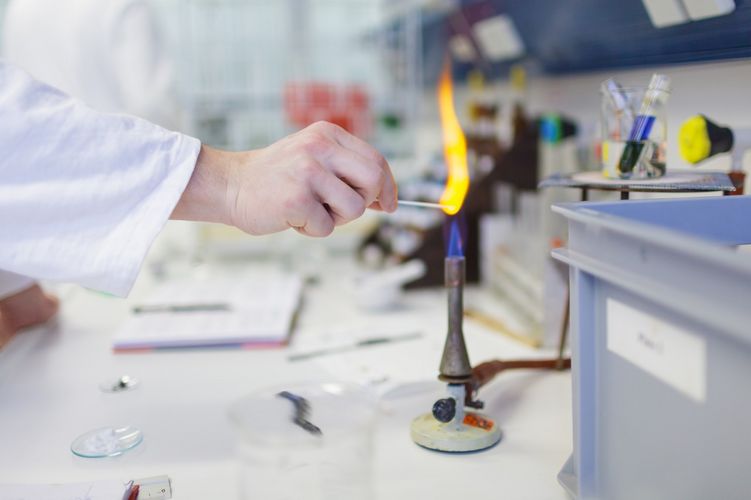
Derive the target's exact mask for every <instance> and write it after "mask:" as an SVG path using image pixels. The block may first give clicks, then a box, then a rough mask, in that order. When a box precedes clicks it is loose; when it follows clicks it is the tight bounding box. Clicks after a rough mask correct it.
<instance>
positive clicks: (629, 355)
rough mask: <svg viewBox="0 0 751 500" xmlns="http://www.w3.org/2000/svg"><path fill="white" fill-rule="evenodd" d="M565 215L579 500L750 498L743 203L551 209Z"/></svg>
mask: <svg viewBox="0 0 751 500" xmlns="http://www.w3.org/2000/svg"><path fill="white" fill-rule="evenodd" d="M553 210H554V211H555V212H558V213H560V214H561V215H563V216H564V217H566V218H567V219H568V223H569V245H568V248H565V249H559V250H556V251H554V252H553V256H554V257H555V258H557V259H559V260H562V261H563V262H566V263H568V264H569V266H570V284H571V324H570V328H571V334H572V335H571V350H572V356H573V363H572V372H573V384H574V390H573V396H574V401H573V408H574V451H573V454H572V456H571V458H570V459H569V461H568V462H567V463H566V464H565V466H564V468H563V470H562V471H561V473H560V474H559V481H560V482H561V484H562V485H563V486H564V488H565V489H566V490H567V491H568V492H569V493H570V495H571V496H572V497H574V498H576V499H581V500H585V499H586V500H635V499H638V500H649V499H655V500H658V499H659V500H672V499H680V500H692V499H696V500H707V499H722V500H735V499H739V500H740V499H749V498H751V473H749V467H751V252H748V251H746V250H742V249H739V248H738V245H744V244H749V243H751V197H748V196H727V197H712V198H681V199H670V200H648V201H646V200H645V201H626V202H618V203H577V204H565V205H557V206H554V207H553Z"/></svg>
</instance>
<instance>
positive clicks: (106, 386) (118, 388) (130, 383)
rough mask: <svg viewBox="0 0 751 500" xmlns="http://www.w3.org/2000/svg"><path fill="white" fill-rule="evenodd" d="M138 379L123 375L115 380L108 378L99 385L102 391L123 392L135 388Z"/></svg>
mask: <svg viewBox="0 0 751 500" xmlns="http://www.w3.org/2000/svg"><path fill="white" fill-rule="evenodd" d="M138 384H139V380H138V379H136V378H133V377H130V376H128V375H123V376H122V377H118V378H117V379H115V380H109V381H107V382H103V383H101V384H100V385H99V389H100V390H101V391H102V392H123V391H129V390H131V389H135V388H136V386H138Z"/></svg>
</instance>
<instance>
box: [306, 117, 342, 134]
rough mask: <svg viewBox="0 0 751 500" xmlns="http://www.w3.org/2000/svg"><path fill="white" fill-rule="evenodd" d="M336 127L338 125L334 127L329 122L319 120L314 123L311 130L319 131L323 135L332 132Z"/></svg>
mask: <svg viewBox="0 0 751 500" xmlns="http://www.w3.org/2000/svg"><path fill="white" fill-rule="evenodd" d="M335 126H336V125H334V124H333V123H330V122H327V121H324V120H319V121H317V122H315V123H313V124H312V125H311V126H310V128H311V129H313V130H316V131H319V132H321V133H326V132H330V131H332V130H333V129H334V127H335Z"/></svg>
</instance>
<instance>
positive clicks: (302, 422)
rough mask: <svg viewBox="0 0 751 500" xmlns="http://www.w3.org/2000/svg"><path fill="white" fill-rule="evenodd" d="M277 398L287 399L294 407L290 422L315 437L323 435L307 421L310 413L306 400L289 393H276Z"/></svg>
mask: <svg viewBox="0 0 751 500" xmlns="http://www.w3.org/2000/svg"><path fill="white" fill-rule="evenodd" d="M277 396H279V397H281V398H284V399H287V400H289V401H291V402H292V404H293V405H294V406H295V414H294V415H293V417H292V422H293V423H294V424H295V425H298V426H300V427H302V428H303V429H305V430H306V431H308V432H309V433H311V434H314V435H316V436H321V435H323V432H321V429H320V428H319V427H318V426H317V425H315V424H313V423H312V422H310V421H309V420H308V414H309V413H310V403H308V400H307V399H305V398H304V397H302V396H298V395H297V394H292V393H291V392H289V391H282V392H280V393H277Z"/></svg>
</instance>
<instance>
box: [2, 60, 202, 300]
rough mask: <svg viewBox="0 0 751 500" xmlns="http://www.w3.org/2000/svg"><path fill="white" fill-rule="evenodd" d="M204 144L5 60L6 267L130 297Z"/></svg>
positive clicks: (25, 273)
mask: <svg viewBox="0 0 751 500" xmlns="http://www.w3.org/2000/svg"><path fill="white" fill-rule="evenodd" d="M199 150H200V142H199V141H198V140H197V139H194V138H191V137H188V136H185V135H182V134H179V133H175V132H170V131H168V130H165V129H163V128H161V127H158V126H156V125H154V124H152V123H149V122H147V121H145V120H142V119H139V118H135V117H132V116H126V115H113V114H104V113H101V112H98V111H94V110H93V109H91V108H90V107H88V106H86V105H84V104H83V103H81V102H80V101H77V100H75V99H73V98H71V97H69V96H67V95H65V94H63V93H62V92H60V91H59V90H57V89H55V88H53V87H50V86H48V85H45V84H43V83H40V82H38V81H35V80H34V79H32V78H31V77H30V76H29V75H28V74H27V73H25V72H24V71H22V70H20V69H18V68H16V67H14V66H12V65H10V64H7V63H5V62H4V61H2V60H0V269H3V270H5V271H10V272H12V273H16V274H19V275H24V276H29V277H32V278H36V279H46V280H54V281H66V282H76V283H79V284H81V285H84V286H88V287H91V288H96V289H99V290H103V291H107V292H110V293H113V294H116V295H126V294H127V293H128V291H129V290H130V288H131V286H132V284H133V282H134V281H135V278H136V276H137V274H138V270H139V268H140V266H141V262H142V261H143V259H144V256H145V254H146V252H147V251H148V248H149V246H150V245H151V242H152V241H153V239H154V238H155V236H156V235H157V233H158V232H159V231H160V229H161V228H162V226H163V225H164V223H165V222H166V221H167V219H168V218H169V216H170V214H171V212H172V210H173V209H174V207H175V205H176V203H177V201H178V200H179V198H180V196H181V194H182V192H183V190H184V189H185V186H186V185H187V183H188V180H189V179H190V176H191V174H192V172H193V168H194V166H195V162H196V158H197V156H198V153H199Z"/></svg>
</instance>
